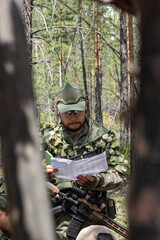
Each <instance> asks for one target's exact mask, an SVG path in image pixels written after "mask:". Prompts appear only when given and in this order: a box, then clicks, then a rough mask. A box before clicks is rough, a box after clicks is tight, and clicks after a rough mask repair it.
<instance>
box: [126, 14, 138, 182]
mask: <svg viewBox="0 0 160 240" xmlns="http://www.w3.org/2000/svg"><path fill="white" fill-rule="evenodd" d="M127 17H128V60H129V61H128V62H129V83H130V106H131V109H132V110H131V112H130V143H131V155H130V166H131V176H132V179H133V178H134V175H135V171H136V169H135V165H136V161H137V153H136V141H137V132H136V127H135V120H134V114H135V108H136V92H135V83H134V76H133V74H132V73H131V71H130V66H131V65H132V66H133V64H134V44H133V17H132V14H127Z"/></svg>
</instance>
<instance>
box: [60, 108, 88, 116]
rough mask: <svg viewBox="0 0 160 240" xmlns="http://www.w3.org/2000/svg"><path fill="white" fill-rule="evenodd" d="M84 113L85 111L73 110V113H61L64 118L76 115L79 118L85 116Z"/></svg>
mask: <svg viewBox="0 0 160 240" xmlns="http://www.w3.org/2000/svg"><path fill="white" fill-rule="evenodd" d="M83 112H84V111H77V110H71V111H67V112H64V113H61V115H62V116H64V117H70V116H71V115H72V114H74V115H75V116H78V117H79V116H81V115H82V114H83Z"/></svg>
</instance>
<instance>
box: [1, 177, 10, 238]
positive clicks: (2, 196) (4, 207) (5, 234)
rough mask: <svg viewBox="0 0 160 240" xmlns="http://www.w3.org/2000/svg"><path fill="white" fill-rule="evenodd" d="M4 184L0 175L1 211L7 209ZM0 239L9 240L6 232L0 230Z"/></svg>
mask: <svg viewBox="0 0 160 240" xmlns="http://www.w3.org/2000/svg"><path fill="white" fill-rule="evenodd" d="M6 197H7V195H6V184H5V179H4V177H3V176H0V209H1V210H3V211H6V210H7V200H6ZM0 240H11V238H10V237H9V236H8V234H7V233H5V232H3V231H2V230H0Z"/></svg>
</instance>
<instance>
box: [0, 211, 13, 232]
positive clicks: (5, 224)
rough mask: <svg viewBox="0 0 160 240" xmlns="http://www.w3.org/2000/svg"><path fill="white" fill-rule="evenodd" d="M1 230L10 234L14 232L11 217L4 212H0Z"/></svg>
mask: <svg viewBox="0 0 160 240" xmlns="http://www.w3.org/2000/svg"><path fill="white" fill-rule="evenodd" d="M0 229H1V230H2V231H8V232H10V233H11V232H12V227H11V221H10V216H9V215H8V214H7V213H6V212H4V211H2V210H0Z"/></svg>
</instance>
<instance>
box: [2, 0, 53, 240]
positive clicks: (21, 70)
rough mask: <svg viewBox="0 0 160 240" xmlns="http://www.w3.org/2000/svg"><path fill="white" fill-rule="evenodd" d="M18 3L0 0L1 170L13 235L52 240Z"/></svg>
mask: <svg viewBox="0 0 160 240" xmlns="http://www.w3.org/2000/svg"><path fill="white" fill-rule="evenodd" d="M21 7H22V2H21V1H13V0H1V1H0V22H1V24H0V33H1V34H0V52H1V55H0V75H1V78H0V103H1V104H0V115H1V118H0V134H1V138H2V150H3V159H4V170H5V176H6V180H7V189H8V197H9V198H8V201H9V206H10V209H11V219H12V223H13V230H14V233H13V235H14V239H16V240H22V239H23V240H44V239H45V240H51V239H55V237H54V234H53V231H52V230H53V225H52V222H51V217H50V214H49V203H48V201H47V194H46V191H45V185H44V181H45V180H44V176H43V174H42V169H41V156H40V153H39V142H38V133H37V126H36V120H35V110H34V103H33V93H32V81H31V74H30V66H29V63H28V56H27V51H26V43H25V34H24V26H23V22H22V16H21V14H20V10H19V9H21ZM2 22H3V24H2ZM42 206H43V207H42Z"/></svg>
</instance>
